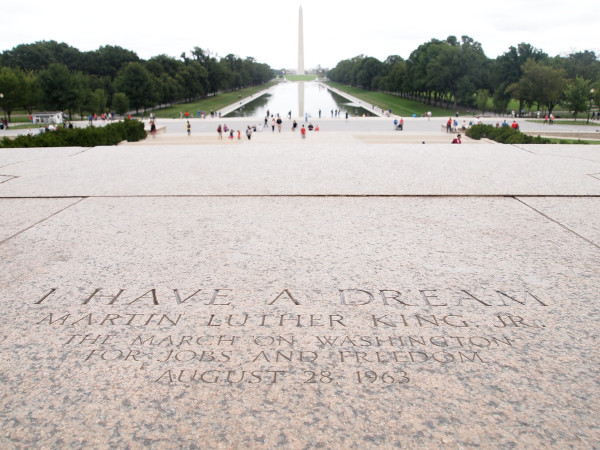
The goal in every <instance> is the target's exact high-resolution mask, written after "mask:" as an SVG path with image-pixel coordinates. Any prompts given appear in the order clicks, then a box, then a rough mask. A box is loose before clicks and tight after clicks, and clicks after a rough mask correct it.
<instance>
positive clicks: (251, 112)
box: [226, 81, 373, 120]
mask: <svg viewBox="0 0 600 450" xmlns="http://www.w3.org/2000/svg"><path fill="white" fill-rule="evenodd" d="M319 110H320V111H321V117H332V112H333V115H335V111H336V110H339V111H340V115H341V116H342V117H344V116H345V114H346V111H347V112H348V114H349V115H350V116H353V115H354V114H355V113H357V114H358V115H360V116H362V115H363V114H365V115H367V116H372V115H373V114H371V112H370V111H368V110H366V109H364V108H362V107H360V106H359V105H354V104H352V103H350V101H349V100H347V99H345V98H344V97H342V96H340V95H337V94H334V93H332V92H331V91H329V90H328V89H327V88H325V87H324V86H323V85H322V84H320V83H317V82H315V81H308V82H304V81H297V82H291V81H286V82H281V83H279V84H277V85H276V86H275V87H273V89H271V91H270V92H269V93H268V94H265V95H263V96H261V97H259V98H257V99H256V100H253V101H252V102H250V103H247V104H246V105H244V106H243V107H242V108H240V109H237V110H235V111H233V112H231V113H229V114H227V116H226V117H264V116H266V114H267V111H269V113H270V114H271V115H277V114H279V115H281V116H284V117H285V116H287V114H288V112H291V113H292V117H294V118H302V120H304V114H305V113H306V114H307V115H308V117H312V118H313V119H317V118H318V117H319Z"/></svg>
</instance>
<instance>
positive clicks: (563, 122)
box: [527, 119, 599, 127]
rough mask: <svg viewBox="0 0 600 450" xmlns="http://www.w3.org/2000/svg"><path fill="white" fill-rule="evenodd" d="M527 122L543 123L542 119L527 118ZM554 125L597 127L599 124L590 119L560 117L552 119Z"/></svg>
mask: <svg viewBox="0 0 600 450" xmlns="http://www.w3.org/2000/svg"><path fill="white" fill-rule="evenodd" d="M527 122H533V123H544V121H543V120H541V119H540V120H537V119H536V120H527ZM554 125H586V126H588V127H597V126H598V125H599V124H598V122H594V121H590V123H586V119H580V120H560V119H554Z"/></svg>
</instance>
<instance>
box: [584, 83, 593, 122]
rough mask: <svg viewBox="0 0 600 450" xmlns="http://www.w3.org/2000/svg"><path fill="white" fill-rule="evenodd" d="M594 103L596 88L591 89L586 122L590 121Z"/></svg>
mask: <svg viewBox="0 0 600 450" xmlns="http://www.w3.org/2000/svg"><path fill="white" fill-rule="evenodd" d="M593 104H594V89H590V106H589V108H588V116H587V122H586V123H590V113H591V112H592V105H593Z"/></svg>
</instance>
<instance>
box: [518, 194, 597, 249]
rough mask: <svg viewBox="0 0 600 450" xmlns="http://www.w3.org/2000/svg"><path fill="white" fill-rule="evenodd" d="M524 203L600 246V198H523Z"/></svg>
mask: <svg viewBox="0 0 600 450" xmlns="http://www.w3.org/2000/svg"><path fill="white" fill-rule="evenodd" d="M520 200H521V201H522V202H523V203H525V204H527V205H528V206H530V207H531V208H533V209H535V210H536V211H539V212H540V213H541V214H544V215H546V216H547V217H548V218H550V219H552V220H554V221H556V223H558V224H560V225H561V226H564V227H565V228H566V229H568V230H571V231H573V232H574V233H577V234H578V235H580V236H581V237H583V238H585V239H588V240H589V241H590V242H591V243H593V244H595V245H597V246H598V247H600V198H597V197H581V198H568V197H567V198H564V197H561V198H552V197H532V198H521V199H520Z"/></svg>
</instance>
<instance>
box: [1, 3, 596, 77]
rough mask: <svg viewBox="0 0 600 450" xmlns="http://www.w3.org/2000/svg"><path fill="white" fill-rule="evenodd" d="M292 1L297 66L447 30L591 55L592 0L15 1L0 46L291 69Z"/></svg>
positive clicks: (491, 44) (401, 48)
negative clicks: (200, 53) (250, 61)
mask: <svg viewBox="0 0 600 450" xmlns="http://www.w3.org/2000/svg"><path fill="white" fill-rule="evenodd" d="M300 5H302V9H303V11H304V53H305V55H304V61H305V67H306V68H307V69H308V68H313V67H316V66H317V65H318V64H320V65H321V66H322V67H326V68H330V67H333V66H335V65H336V64H337V63H338V62H339V61H341V60H343V59H348V58H352V57H354V56H357V55H360V54H364V55H367V56H374V57H376V58H378V59H379V60H381V61H383V60H385V58H387V57H388V56H389V55H400V56H402V57H403V58H408V56H409V55H410V53H411V52H412V51H413V50H414V49H416V48H417V47H418V46H419V45H420V44H423V43H425V42H427V41H429V40H431V39H432V38H436V39H445V38H446V37H448V36H449V35H454V36H457V37H459V38H460V36H462V35H468V36H470V37H472V38H473V39H475V40H476V41H478V42H480V43H481V44H482V46H483V50H484V51H485V54H486V55H487V56H488V57H490V58H495V57H496V56H498V55H500V54H502V53H504V52H506V51H507V50H508V48H509V47H510V46H511V45H514V46H516V45H517V44H518V43H520V42H527V43H529V44H532V45H533V46H534V47H536V48H539V49H542V50H543V51H545V52H546V53H548V54H549V55H551V56H555V55H559V54H561V55H562V54H568V53H571V52H574V51H583V50H593V51H595V52H596V54H600V36H599V34H598V30H600V1H599V0H571V1H564V0H539V1H531V0H503V1H502V0H500V1H488V0H479V1H474V0H467V1H461V0H459V1H453V0H443V1H442V0H412V1H411V0H409V1H406V0H395V1H378V0H371V1H368V0H358V1H352V0H344V1H339V0H302V1H297V0H291V1H289V0H259V1H252V0H210V1H205V0H196V1H171V2H169V1H160V2H158V1H154V0H151V1H145V2H143V1H130V0H121V1H115V0H96V1H86V0H77V1H73V0H58V1H55V2H52V1H48V0H27V1H16V0H15V1H7V2H3V4H2V8H1V10H0V20H1V22H0V24H1V25H0V30H1V31H0V51H5V50H10V49H11V48H13V47H15V46H16V45H18V44H24V43H33V42H36V41H41V40H47V41H48V40H55V41H58V42H65V43H67V44H69V45H71V46H72V47H75V48H77V49H79V50H81V51H88V50H96V49H98V48H99V47H100V46H104V45H118V46H121V47H123V48H126V49H128V50H133V51H135V52H136V53H137V54H138V56H140V57H141V58H143V59H149V58H151V57H152V56H156V55H159V54H166V55H169V56H173V57H177V58H178V57H179V56H180V55H181V53H182V52H186V53H188V54H189V53H190V50H191V49H193V48H194V47H200V48H202V49H205V50H209V51H210V52H211V53H213V54H215V55H217V56H219V57H223V56H225V55H227V54H229V53H233V54H235V55H237V56H240V57H242V58H246V57H248V56H252V57H254V58H255V59H256V60H257V61H258V62H261V63H266V64H268V65H269V66H271V67H272V68H275V69H281V68H290V69H292V68H293V69H295V68H296V67H297V61H298V9H299V6H300Z"/></svg>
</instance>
